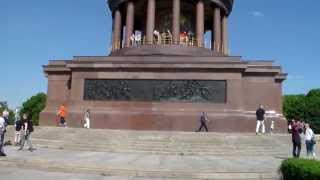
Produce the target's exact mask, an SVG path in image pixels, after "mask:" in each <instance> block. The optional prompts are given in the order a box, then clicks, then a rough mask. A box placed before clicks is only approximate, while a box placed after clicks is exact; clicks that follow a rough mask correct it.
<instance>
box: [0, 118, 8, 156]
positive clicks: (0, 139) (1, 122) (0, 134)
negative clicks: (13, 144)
mask: <svg viewBox="0 0 320 180" xmlns="http://www.w3.org/2000/svg"><path fill="white" fill-rule="evenodd" d="M5 132H6V122H5V119H4V118H3V113H2V114H1V116H0V156H7V155H6V154H5V153H4V150H3V146H4V134H5Z"/></svg>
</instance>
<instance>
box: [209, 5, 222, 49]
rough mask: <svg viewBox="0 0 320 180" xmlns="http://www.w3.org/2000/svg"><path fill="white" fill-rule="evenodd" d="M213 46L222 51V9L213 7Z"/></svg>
mask: <svg viewBox="0 0 320 180" xmlns="http://www.w3.org/2000/svg"><path fill="white" fill-rule="evenodd" d="M212 32H213V33H212V42H211V43H212V44H211V48H212V50H214V51H215V52H221V10H220V8H219V7H215V8H213V30H212Z"/></svg>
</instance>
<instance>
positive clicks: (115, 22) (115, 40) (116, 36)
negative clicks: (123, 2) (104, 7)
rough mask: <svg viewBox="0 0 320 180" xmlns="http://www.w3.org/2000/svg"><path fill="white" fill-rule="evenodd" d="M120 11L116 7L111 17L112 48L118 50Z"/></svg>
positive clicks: (119, 43) (119, 44) (119, 42)
mask: <svg viewBox="0 0 320 180" xmlns="http://www.w3.org/2000/svg"><path fill="white" fill-rule="evenodd" d="M121 32H122V30H121V12H120V10H119V9H117V10H116V11H115V12H114V19H113V40H112V41H113V42H112V44H113V50H118V49H120V48H121Z"/></svg>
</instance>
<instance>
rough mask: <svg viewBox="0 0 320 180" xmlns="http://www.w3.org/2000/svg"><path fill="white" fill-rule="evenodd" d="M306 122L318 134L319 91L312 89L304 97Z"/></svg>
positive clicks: (319, 117)
mask: <svg viewBox="0 0 320 180" xmlns="http://www.w3.org/2000/svg"><path fill="white" fill-rule="evenodd" d="M306 106H307V108H308V109H307V111H306V121H307V122H308V123H310V125H311V127H312V128H313V129H314V130H315V131H316V132H318V133H320V89H313V90H311V91H310V92H309V93H308V94H307V95H306Z"/></svg>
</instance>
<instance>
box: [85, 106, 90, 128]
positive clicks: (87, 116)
mask: <svg viewBox="0 0 320 180" xmlns="http://www.w3.org/2000/svg"><path fill="white" fill-rule="evenodd" d="M84 122H85V123H84V128H87V129H90V109H87V110H86V112H85V113H84Z"/></svg>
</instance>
